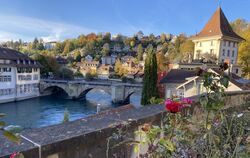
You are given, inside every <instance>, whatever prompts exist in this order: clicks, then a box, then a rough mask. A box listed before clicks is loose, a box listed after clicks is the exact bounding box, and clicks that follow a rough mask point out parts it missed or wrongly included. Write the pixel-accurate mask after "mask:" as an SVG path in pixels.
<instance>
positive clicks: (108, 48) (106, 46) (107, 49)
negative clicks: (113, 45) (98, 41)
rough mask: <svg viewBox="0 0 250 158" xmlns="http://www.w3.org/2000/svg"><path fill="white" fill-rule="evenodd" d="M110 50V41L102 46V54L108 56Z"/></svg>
mask: <svg viewBox="0 0 250 158" xmlns="http://www.w3.org/2000/svg"><path fill="white" fill-rule="evenodd" d="M109 52H110V47H109V44H108V43H105V44H104V45H103V47H102V56H108V55H109Z"/></svg>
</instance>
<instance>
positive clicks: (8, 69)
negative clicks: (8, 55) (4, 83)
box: [0, 67, 11, 72]
mask: <svg viewBox="0 0 250 158" xmlns="http://www.w3.org/2000/svg"><path fill="white" fill-rule="evenodd" d="M0 72H11V68H10V67H2V68H0Z"/></svg>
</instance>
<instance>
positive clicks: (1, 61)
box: [0, 59, 10, 64]
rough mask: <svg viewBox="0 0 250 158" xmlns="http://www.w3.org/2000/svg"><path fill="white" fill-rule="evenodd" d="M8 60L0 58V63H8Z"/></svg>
mask: <svg viewBox="0 0 250 158" xmlns="http://www.w3.org/2000/svg"><path fill="white" fill-rule="evenodd" d="M9 63H10V60H4V59H0V64H9Z"/></svg>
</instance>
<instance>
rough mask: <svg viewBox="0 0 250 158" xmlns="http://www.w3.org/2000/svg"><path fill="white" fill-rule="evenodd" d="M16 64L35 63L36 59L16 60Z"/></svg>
mask: <svg viewBox="0 0 250 158" xmlns="http://www.w3.org/2000/svg"><path fill="white" fill-rule="evenodd" d="M17 64H29V65H30V64H36V61H31V60H17Z"/></svg>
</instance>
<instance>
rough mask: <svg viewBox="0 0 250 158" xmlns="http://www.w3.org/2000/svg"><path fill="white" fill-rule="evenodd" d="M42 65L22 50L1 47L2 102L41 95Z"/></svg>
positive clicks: (0, 84) (0, 87) (0, 80)
mask: <svg viewBox="0 0 250 158" xmlns="http://www.w3.org/2000/svg"><path fill="white" fill-rule="evenodd" d="M40 67H41V65H40V64H39V63H38V62H36V61H34V60H32V59H30V58H29V57H28V56H26V55H24V54H22V53H21V52H18V51H15V50H11V49H7V48H0V103H5V102H10V101H18V100H24V99H28V98H33V97H37V96H39V95H40V94H39V82H40Z"/></svg>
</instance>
